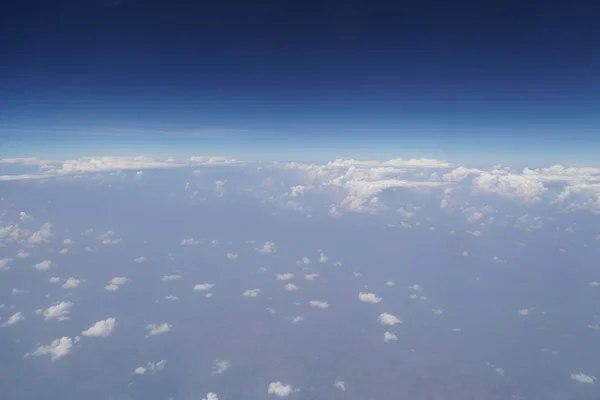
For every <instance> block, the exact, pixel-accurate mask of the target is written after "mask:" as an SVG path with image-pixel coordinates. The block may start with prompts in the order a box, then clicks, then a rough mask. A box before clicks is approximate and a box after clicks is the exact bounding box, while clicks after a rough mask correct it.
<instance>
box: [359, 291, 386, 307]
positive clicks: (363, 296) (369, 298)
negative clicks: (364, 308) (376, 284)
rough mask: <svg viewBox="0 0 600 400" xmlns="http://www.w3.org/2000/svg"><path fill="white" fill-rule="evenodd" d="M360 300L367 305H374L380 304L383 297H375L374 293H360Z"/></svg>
mask: <svg viewBox="0 0 600 400" xmlns="http://www.w3.org/2000/svg"><path fill="white" fill-rule="evenodd" d="M358 299H359V300H360V301H363V302H365V303H373V304H375V303H379V302H380V301H381V297H377V296H375V294H374V293H363V292H360V293H359V294H358Z"/></svg>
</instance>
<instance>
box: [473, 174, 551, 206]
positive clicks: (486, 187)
mask: <svg viewBox="0 0 600 400" xmlns="http://www.w3.org/2000/svg"><path fill="white" fill-rule="evenodd" d="M547 190H548V189H547V188H546V187H545V186H544V184H543V183H542V182H540V181H539V180H537V179H535V178H534V177H531V176H527V175H516V174H511V173H509V172H507V171H505V170H493V171H490V172H482V173H481V174H480V175H479V176H477V177H476V178H474V179H473V191H474V193H476V194H495V195H498V196H500V197H504V198H507V199H511V200H515V201H520V202H523V203H526V204H533V203H536V202H538V201H540V200H541V196H542V194H544V193H545V192H546V191H547Z"/></svg>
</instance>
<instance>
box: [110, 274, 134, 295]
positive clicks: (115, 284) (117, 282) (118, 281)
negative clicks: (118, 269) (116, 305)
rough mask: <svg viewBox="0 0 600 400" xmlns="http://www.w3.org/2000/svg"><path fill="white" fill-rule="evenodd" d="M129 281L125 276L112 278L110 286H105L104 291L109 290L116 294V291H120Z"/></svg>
mask: <svg viewBox="0 0 600 400" xmlns="http://www.w3.org/2000/svg"><path fill="white" fill-rule="evenodd" d="M128 281H129V278H127V277H125V276H117V277H115V278H112V279H111V280H110V281H109V282H108V285H106V286H104V290H108V291H110V292H114V291H116V290H119V288H120V287H121V285H124V284H125V283H126V282H128Z"/></svg>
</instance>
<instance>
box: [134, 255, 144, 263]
mask: <svg viewBox="0 0 600 400" xmlns="http://www.w3.org/2000/svg"><path fill="white" fill-rule="evenodd" d="M144 261H146V257H143V256H142V257H136V258H134V259H133V262H136V263H143V262H144Z"/></svg>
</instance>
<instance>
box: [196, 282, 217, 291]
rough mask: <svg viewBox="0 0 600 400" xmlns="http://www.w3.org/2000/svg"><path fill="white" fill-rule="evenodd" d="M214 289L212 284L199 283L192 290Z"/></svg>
mask: <svg viewBox="0 0 600 400" xmlns="http://www.w3.org/2000/svg"><path fill="white" fill-rule="evenodd" d="M214 287H215V284H214V283H199V284H197V285H195V286H194V290H197V291H207V290H210V289H212V288H214Z"/></svg>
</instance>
